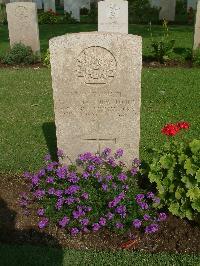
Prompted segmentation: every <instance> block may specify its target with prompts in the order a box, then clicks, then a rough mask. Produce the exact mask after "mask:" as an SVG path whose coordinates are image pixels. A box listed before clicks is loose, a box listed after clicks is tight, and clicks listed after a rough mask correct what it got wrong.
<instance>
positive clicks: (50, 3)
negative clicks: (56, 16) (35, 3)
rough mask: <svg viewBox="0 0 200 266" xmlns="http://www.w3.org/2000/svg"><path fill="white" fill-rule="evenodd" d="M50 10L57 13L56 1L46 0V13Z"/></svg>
mask: <svg viewBox="0 0 200 266" xmlns="http://www.w3.org/2000/svg"><path fill="white" fill-rule="evenodd" d="M49 10H52V11H53V12H56V4H55V0H44V12H47V11H49Z"/></svg>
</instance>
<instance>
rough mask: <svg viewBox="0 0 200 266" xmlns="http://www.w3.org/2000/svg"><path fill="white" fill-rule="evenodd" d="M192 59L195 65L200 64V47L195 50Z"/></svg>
mask: <svg viewBox="0 0 200 266" xmlns="http://www.w3.org/2000/svg"><path fill="white" fill-rule="evenodd" d="M192 59H193V63H194V65H195V66H200V48H197V49H196V50H194V51H193V57H192Z"/></svg>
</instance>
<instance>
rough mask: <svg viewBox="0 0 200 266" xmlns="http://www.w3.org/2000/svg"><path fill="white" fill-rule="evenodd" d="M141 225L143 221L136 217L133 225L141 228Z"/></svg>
mask: <svg viewBox="0 0 200 266" xmlns="http://www.w3.org/2000/svg"><path fill="white" fill-rule="evenodd" d="M141 225H142V222H141V221H140V220H139V219H135V220H134V221H133V226H134V227H135V228H137V229H138V228H140V227H141Z"/></svg>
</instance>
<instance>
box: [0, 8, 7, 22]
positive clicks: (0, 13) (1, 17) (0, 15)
mask: <svg viewBox="0 0 200 266" xmlns="http://www.w3.org/2000/svg"><path fill="white" fill-rule="evenodd" d="M0 24H7V16H6V6H5V4H0Z"/></svg>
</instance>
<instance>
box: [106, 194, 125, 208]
mask: <svg viewBox="0 0 200 266" xmlns="http://www.w3.org/2000/svg"><path fill="white" fill-rule="evenodd" d="M124 198H125V194H124V192H121V193H120V194H119V195H118V196H116V197H115V198H114V200H112V201H110V202H109V203H108V207H109V208H114V207H116V206H117V204H118V203H119V202H120V201H121V200H122V199H124Z"/></svg>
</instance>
